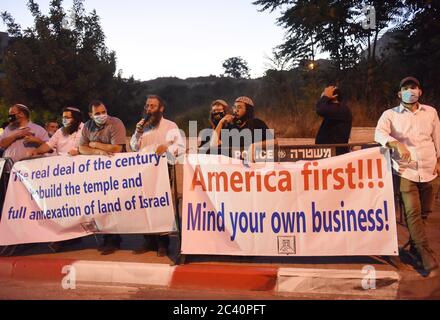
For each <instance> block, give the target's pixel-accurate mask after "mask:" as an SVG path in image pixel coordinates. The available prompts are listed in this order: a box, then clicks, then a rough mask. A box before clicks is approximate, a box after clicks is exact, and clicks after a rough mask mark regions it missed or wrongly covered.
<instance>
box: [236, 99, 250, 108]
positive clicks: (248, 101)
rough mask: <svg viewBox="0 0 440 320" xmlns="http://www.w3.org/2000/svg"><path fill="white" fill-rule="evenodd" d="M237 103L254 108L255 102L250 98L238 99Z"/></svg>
mask: <svg viewBox="0 0 440 320" xmlns="http://www.w3.org/2000/svg"><path fill="white" fill-rule="evenodd" d="M235 102H243V103H246V104H247V105H250V106H251V107H254V102H253V101H252V99H251V98H248V97H240V98H237V100H235Z"/></svg>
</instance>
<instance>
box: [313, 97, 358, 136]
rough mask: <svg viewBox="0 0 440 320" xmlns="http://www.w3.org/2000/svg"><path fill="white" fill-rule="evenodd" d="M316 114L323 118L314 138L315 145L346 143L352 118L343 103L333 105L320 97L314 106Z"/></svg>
mask: <svg viewBox="0 0 440 320" xmlns="http://www.w3.org/2000/svg"><path fill="white" fill-rule="evenodd" d="M316 112H317V113H318V115H320V116H321V117H323V118H324V120H323V122H322V124H321V128H320V129H319V132H318V134H317V136H316V142H315V143H316V144H341V143H348V141H349V139H350V133H351V127H352V121H353V116H352V114H351V111H350V109H349V108H348V106H347V105H346V104H345V103H342V104H340V103H334V102H331V101H330V99H329V98H327V97H322V98H321V100H319V102H318V104H317V105H316Z"/></svg>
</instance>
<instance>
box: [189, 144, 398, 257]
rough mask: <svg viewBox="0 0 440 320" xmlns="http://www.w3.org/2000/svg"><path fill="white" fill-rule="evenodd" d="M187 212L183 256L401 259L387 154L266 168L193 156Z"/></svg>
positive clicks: (356, 154)
mask: <svg viewBox="0 0 440 320" xmlns="http://www.w3.org/2000/svg"><path fill="white" fill-rule="evenodd" d="M225 163H228V164H225ZM182 210H183V212H182V233H183V236H182V238H183V243H182V251H183V253H184V254H209V255H249V256H288V255H292V256H363V255H368V256H369V255H390V256H395V255H398V243H397V230H396V217H395V216H396V215H395V208H394V194H393V184H392V170H391V166H390V155H389V151H388V150H386V149H381V148H372V149H367V150H362V151H358V152H353V153H350V154H347V155H344V156H339V157H335V158H331V159H325V160H320V161H311V162H298V163H282V164H265V165H261V164H251V165H246V164H243V163H242V162H241V161H238V160H231V159H226V158H224V157H222V156H212V155H188V156H187V159H186V163H185V168H184V203H183V209H182Z"/></svg>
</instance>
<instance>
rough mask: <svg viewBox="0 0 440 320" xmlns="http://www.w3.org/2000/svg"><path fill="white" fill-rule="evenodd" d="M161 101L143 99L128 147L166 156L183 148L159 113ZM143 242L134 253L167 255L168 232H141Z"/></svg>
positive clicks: (162, 108)
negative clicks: (143, 238) (139, 119)
mask: <svg viewBox="0 0 440 320" xmlns="http://www.w3.org/2000/svg"><path fill="white" fill-rule="evenodd" d="M164 111H165V103H164V101H163V100H162V98H161V97H159V96H156V95H151V96H148V98H147V101H146V103H145V109H144V114H145V115H144V117H143V119H142V120H141V121H139V123H138V124H137V125H136V132H135V133H134V135H133V136H132V138H131V141H130V147H131V149H132V150H133V151H135V152H138V151H143V150H146V149H151V150H152V151H153V152H155V153H156V154H157V155H160V156H161V155H164V154H167V156H168V158H172V159H175V158H176V157H178V156H179V155H183V154H184V152H185V144H184V141H183V139H182V136H181V134H180V131H179V128H178V127H177V125H176V124H175V123H174V122H172V121H170V120H167V119H165V118H164V117H163V113H164ZM144 237H145V243H144V245H143V247H142V248H140V249H139V250H136V251H135V253H137V254H140V253H143V252H147V251H150V250H157V255H158V256H159V257H163V256H165V255H167V250H168V245H169V237H168V235H145V236H144Z"/></svg>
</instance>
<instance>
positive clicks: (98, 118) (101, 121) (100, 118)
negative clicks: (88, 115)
mask: <svg viewBox="0 0 440 320" xmlns="http://www.w3.org/2000/svg"><path fill="white" fill-rule="evenodd" d="M107 119H108V115H106V114H102V115H99V116H94V117H93V120H95V122H96V124H97V125H99V126H102V125H104V124H105V123H106V122H107Z"/></svg>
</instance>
